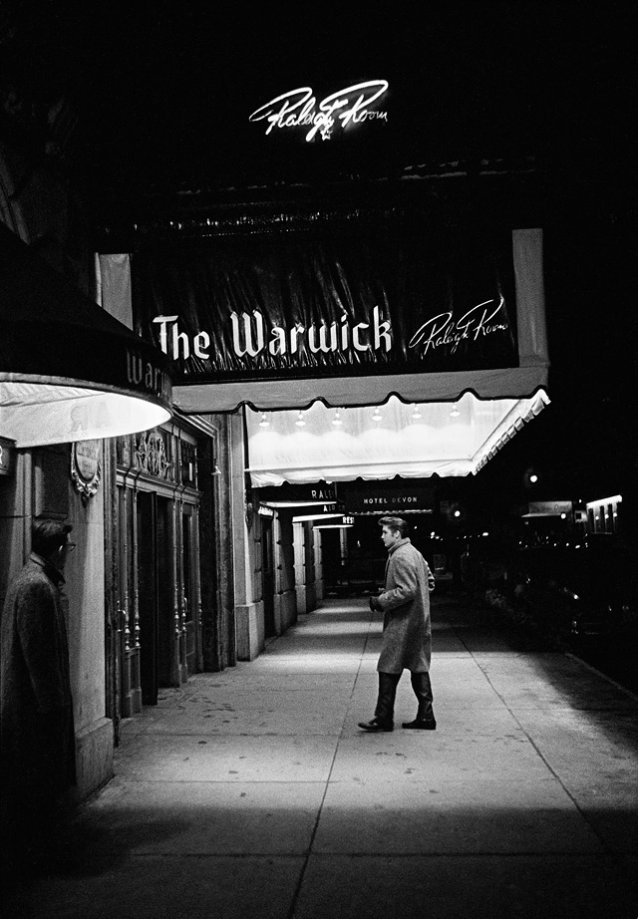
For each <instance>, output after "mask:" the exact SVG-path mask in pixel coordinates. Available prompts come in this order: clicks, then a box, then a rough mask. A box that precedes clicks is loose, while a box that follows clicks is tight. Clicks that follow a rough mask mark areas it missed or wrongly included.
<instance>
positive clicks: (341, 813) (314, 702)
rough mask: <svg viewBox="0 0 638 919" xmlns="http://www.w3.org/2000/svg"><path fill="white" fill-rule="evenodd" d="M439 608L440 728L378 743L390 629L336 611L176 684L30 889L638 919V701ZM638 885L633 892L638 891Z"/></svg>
mask: <svg viewBox="0 0 638 919" xmlns="http://www.w3.org/2000/svg"><path fill="white" fill-rule="evenodd" d="M493 615H494V614H492V613H486V612H480V611H479V612H477V611H472V610H469V609H464V608H463V606H462V605H459V604H458V603H457V602H455V600H454V598H453V597H449V598H446V597H439V598H437V602H436V605H435V609H434V616H433V619H434V623H435V635H434V657H433V667H432V682H433V686H434V693H435V713H436V716H437V720H438V729H437V731H436V732H422V733H421V732H416V731H405V730H402V729H401V727H400V722H401V721H402V720H406V719H411V718H412V717H414V714H415V711H416V701H415V699H414V697H413V695H412V690H411V688H410V681H409V674H408V673H407V672H406V673H405V674H404V676H403V679H402V680H401V683H400V685H399V692H398V697H397V710H396V721H397V724H398V728H397V729H396V730H395V731H394V733H391V734H380V735H368V734H365V733H362V732H360V731H359V730H358V729H357V721H359V720H368V719H369V718H370V717H372V713H373V708H374V702H375V697H376V687H377V676H376V669H375V668H376V660H377V656H378V652H379V647H380V628H381V627H380V618H379V616H378V614H371V613H370V612H369V610H368V608H367V602H366V601H364V600H348V601H334V600H333V601H328V602H327V603H326V604H325V605H324V606H323V607H322V609H321V610H319V611H317V612H314V613H310V614H309V615H306V616H303V617H301V618H300V621H299V622H298V623H297V624H296V625H295V627H294V628H292V629H291V630H289V632H288V633H287V634H286V635H284V636H283V637H281V638H279V639H277V640H276V641H274V642H272V643H271V644H270V645H269V646H268V648H267V650H266V651H265V653H264V654H262V656H261V657H260V658H258V659H257V660H256V661H254V662H252V663H241V664H239V665H238V666H237V667H235V668H233V669H229V670H227V671H224V672H223V673H217V674H201V675H198V676H196V677H194V678H192V679H191V680H190V681H189V683H188V684H187V685H185V686H184V687H182V688H181V689H178V690H165V691H163V692H162V694H161V700H160V703H159V704H158V706H157V707H155V708H147V709H145V711H144V713H143V714H142V715H141V716H140V717H137V718H135V719H133V720H131V721H129V722H128V723H126V724H125V726H124V729H123V739H122V743H121V745H120V747H119V748H118V750H117V751H116V777H115V779H114V780H113V781H112V782H111V783H110V784H109V785H108V786H107V787H106V788H105V789H104V790H103V791H102V792H101V793H100V794H99V795H97V797H96V798H95V799H94V800H93V801H91V802H90V803H89V804H87V805H86V806H85V807H84V808H83V809H82V812H81V813H80V814H79V816H78V818H77V820H76V821H75V822H74V825H73V827H72V832H71V833H70V834H69V838H68V839H65V840H64V841H61V843H60V847H59V855H60V858H59V860H58V863H57V864H56V865H53V864H52V865H51V867H50V868H49V869H48V870H47V871H45V872H44V873H43V874H42V875H41V876H39V877H38V878H35V879H33V880H32V881H31V882H30V883H29V884H28V885H25V886H23V887H22V888H20V889H19V890H18V891H16V893H15V895H14V897H13V899H12V902H11V904H10V907H9V910H8V911H7V910H5V911H4V913H3V915H5V916H7V917H8V919H9V917H10V919H13V917H23V916H25V917H26V916H29V917H34V919H36V917H46V919H62V917H65V919H67V917H68V919H70V917H73V919H97V917H100V919H102V917H104V919H106V917H108V919H182V917H184V919H186V917H209V919H210V917H221V919H234V917H238V919H240V917H241V919H245V917H253V919H262V917H273V919H291V917H296V919H319V917H321V919H335V917H344V919H345V917H348V919H350V917H366V919H376V917H383V919H390V917H401V919H410V917H417V916H418V917H428V919H460V917H468V919H483V917H485V919H488V917H489V919H501V917H503V919H510V917H516V919H526V917H530V919H531V917H534V919H538V917H545V916H547V917H551V919H565V917H569V919H588V917H592V919H593V917H596V919H601V917H604V919H635V917H636V916H637V915H638V898H637V897H636V890H635V887H633V877H634V876H635V875H636V874H638V871H637V869H638V847H637V845H636V842H637V835H638V834H637V819H636V817H637V810H638V794H637V791H636V788H637V779H638V769H637V764H638V724H637V718H636V715H637V714H638V700H636V698H635V697H633V696H631V695H630V694H628V693H626V692H624V691H623V690H621V689H620V688H618V687H616V686H615V685H614V684H612V683H610V682H609V681H607V680H606V679H605V678H603V677H602V676H600V675H599V674H597V673H596V672H595V671H592V670H591V669H589V668H587V667H586V666H585V665H583V664H582V663H580V662H579V661H577V660H575V659H573V658H570V657H566V656H564V655H562V654H558V653H552V652H544V651H543V650H539V649H536V650H534V649H530V648H526V647H525V646H524V645H522V644H521V642H520V640H519V639H518V638H517V636H516V634H515V633H511V634H508V633H506V632H504V631H503V630H502V629H500V628H498V627H497V625H496V624H495V623H494V620H493ZM632 888H633V889H632Z"/></svg>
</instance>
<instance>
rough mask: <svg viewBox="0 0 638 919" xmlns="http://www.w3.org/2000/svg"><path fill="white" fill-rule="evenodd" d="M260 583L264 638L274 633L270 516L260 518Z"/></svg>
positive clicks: (273, 578)
mask: <svg viewBox="0 0 638 919" xmlns="http://www.w3.org/2000/svg"><path fill="white" fill-rule="evenodd" d="M261 583H262V597H263V601H264V633H265V636H266V638H272V636H273V635H275V634H276V630H275V562H274V553H273V533H272V517H262V518H261Z"/></svg>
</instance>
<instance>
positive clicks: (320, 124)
mask: <svg viewBox="0 0 638 919" xmlns="http://www.w3.org/2000/svg"><path fill="white" fill-rule="evenodd" d="M387 89H388V81H387V80H368V81H367V82H365V83H355V84H354V85H353V86H347V87H346V88H345V89H340V90H338V91H337V92H336V93H331V94H330V95H329V96H326V97H325V99H322V100H321V101H320V102H319V101H317V98H316V97H315V95H314V94H313V91H312V89H311V87H310V86H300V87H299V88H298V89H291V90H290V92H287V93H283V94H282V95H281V96H277V97H276V98H275V99H271V100H270V102H266V104H265V105H262V106H260V108H258V109H257V110H256V111H254V112H253V113H252V115H251V116H250V118H249V119H248V120H249V121H266V122H267V127H266V134H271V133H272V131H274V130H275V129H277V130H291V129H296V128H308V131H307V133H306V138H305V139H306V141H308V142H310V141H311V140H314V139H315V137H316V135H317V134H319V136H320V137H321V139H322V140H330V139H331V137H332V136H333V131H334V130H335V127H337V128H341V130H345V129H346V128H348V127H350V126H352V125H357V124H362V123H363V122H365V121H374V120H376V121H385V122H387V120H388V113H387V111H383V110H379V109H378V108H376V103H377V102H378V100H379V99H380V98H381V96H383V95H384V93H386V92H387Z"/></svg>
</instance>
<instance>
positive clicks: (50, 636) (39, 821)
mask: <svg viewBox="0 0 638 919" xmlns="http://www.w3.org/2000/svg"><path fill="white" fill-rule="evenodd" d="M71 529H72V527H71V526H70V525H69V524H63V523H60V522H59V521H55V520H38V521H36V523H34V525H33V528H32V536H31V555H30V557H29V559H28V561H27V563H26V564H25V566H24V568H23V569H22V571H20V573H19V574H18V575H17V576H16V577H15V578H14V580H13V581H12V582H11V584H10V585H9V588H8V590H7V596H6V599H5V602H4V608H3V611H2V625H1V631H0V763H1V769H0V775H1V780H2V786H1V788H0V792H1V794H2V824H3V831H2V835H3V837H4V839H3V842H4V853H5V854H4V858H5V859H7V858H8V857H9V853H11V856H10V857H11V859H12V861H13V867H15V868H20V869H22V868H29V867H30V866H31V863H34V862H37V859H38V857H39V856H40V855H42V854H43V853H42V852H41V851H40V846H44V847H46V846H47V845H48V844H49V838H48V837H49V831H50V830H51V829H52V826H53V821H54V819H55V815H56V808H57V807H58V805H59V802H60V799H61V797H62V795H63V794H64V792H65V791H68V789H69V788H70V787H71V786H72V785H74V784H75V733H74V727H73V702H72V698H71V684H70V678H69V648H68V640H67V632H66V623H65V619H64V612H63V609H62V604H61V593H60V589H61V586H62V585H63V584H64V576H63V574H62V572H63V570H64V565H65V562H66V559H67V556H68V554H69V552H71V551H72V550H73V549H74V548H75V544H74V543H72V542H70V541H69V533H70V531H71ZM11 867H12V866H11V865H9V868H11ZM3 868H4V869H5V871H6V870H7V864H4V865H3Z"/></svg>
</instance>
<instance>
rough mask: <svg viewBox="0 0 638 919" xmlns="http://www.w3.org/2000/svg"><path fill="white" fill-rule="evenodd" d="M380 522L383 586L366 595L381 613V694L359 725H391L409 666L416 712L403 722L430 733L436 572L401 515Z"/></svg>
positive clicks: (374, 729)
mask: <svg viewBox="0 0 638 919" xmlns="http://www.w3.org/2000/svg"><path fill="white" fill-rule="evenodd" d="M379 526H381V527H382V530H381V539H382V540H383V544H384V546H385V547H386V549H387V550H388V560H387V562H386V568H385V589H384V590H383V592H382V593H381V594H379V596H378V597H371V598H370V608H371V609H372V610H374V611H383V613H384V614H385V615H384V619H383V641H382V646H381V654H380V656H379V661H378V663H377V671H378V673H379V695H378V698H377V707H376V709H375V712H374V718H373V719H372V721H368V722H359V727H360V728H362V729H363V730H364V731H368V732H370V733H373V732H378V731H392V730H393V729H394V700H395V697H396V692H397V686H398V684H399V680H400V679H401V674H402V673H403V670H404V668H407V669H408V670H409V671H410V678H411V682H412V688H413V690H414V693H415V695H416V697H417V699H418V711H417V716H416V718H415V719H414V721H409V722H405V721H404V722H403V727H404V728H417V729H421V730H425V731H433V730H434V729H435V728H436V721H435V718H434V711H433V709H432V684H431V682H430V672H429V671H430V659H431V656H432V625H431V621H430V592H431V591H432V590H434V575H433V574H432V572H431V571H430V567H429V565H428V563H427V562H426V560H425V559H424V558H423V556H422V555H421V553H420V552H419V550H418V549H416V548H415V547H414V546H413V545H412V542H411V541H410V539H409V538H407V537H406V536H405V533H406V531H407V523H406V521H405V520H403V518H401V517H382V518H381V519H380V520H379Z"/></svg>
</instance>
